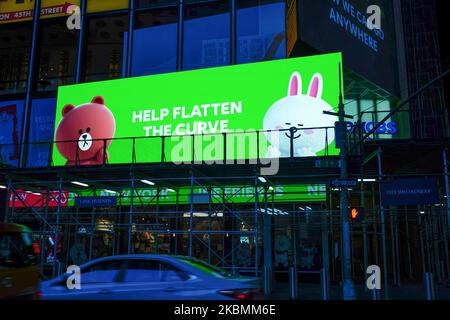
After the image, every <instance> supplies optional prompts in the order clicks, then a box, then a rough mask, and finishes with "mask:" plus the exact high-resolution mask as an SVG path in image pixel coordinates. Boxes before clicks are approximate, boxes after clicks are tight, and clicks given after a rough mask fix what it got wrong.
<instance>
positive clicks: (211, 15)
mask: <svg viewBox="0 0 450 320" xmlns="http://www.w3.org/2000/svg"><path fill="white" fill-rule="evenodd" d="M230 56H231V53H230V13H229V2H228V1H227V0H220V1H208V2H203V3H197V4H186V5H185V8H184V53H183V69H185V70H191V69H200V68H208V67H215V66H223V65H228V64H230Z"/></svg>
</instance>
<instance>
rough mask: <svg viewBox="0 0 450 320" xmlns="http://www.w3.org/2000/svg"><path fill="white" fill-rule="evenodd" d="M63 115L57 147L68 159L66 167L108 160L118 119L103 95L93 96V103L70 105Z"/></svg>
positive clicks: (59, 126)
mask: <svg viewBox="0 0 450 320" xmlns="http://www.w3.org/2000/svg"><path fill="white" fill-rule="evenodd" d="M62 115H63V118H62V120H61V122H60V123H59V125H58V128H57V130H56V147H57V148H58V150H59V152H60V153H61V155H62V156H63V157H64V158H66V159H67V163H66V166H75V165H99V164H103V162H104V161H105V162H107V161H108V159H109V154H108V151H107V148H108V147H109V145H110V144H111V139H112V138H113V137H114V133H115V131H116V121H115V119H114V115H113V114H112V113H111V111H109V109H108V108H107V107H106V106H105V100H104V99H103V97H100V96H97V97H94V99H92V101H91V103H86V104H83V105H80V106H78V107H75V106H73V105H71V104H68V105H66V106H65V107H64V108H63V110H62ZM105 152H106V154H105Z"/></svg>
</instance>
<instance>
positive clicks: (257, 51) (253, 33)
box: [237, 0, 286, 63]
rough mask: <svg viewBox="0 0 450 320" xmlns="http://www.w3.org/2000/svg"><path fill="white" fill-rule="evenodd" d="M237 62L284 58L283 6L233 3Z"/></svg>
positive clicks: (263, 0) (267, 1) (244, 0)
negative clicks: (235, 14) (235, 13)
mask: <svg viewBox="0 0 450 320" xmlns="http://www.w3.org/2000/svg"><path fill="white" fill-rule="evenodd" d="M237 9H238V11H237V62H238V63H247V62H256V61H265V60H275V59H283V58H286V35H285V34H286V27H285V25H286V20H285V3H284V1H279V0H241V1H237Z"/></svg>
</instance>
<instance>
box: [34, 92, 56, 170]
mask: <svg viewBox="0 0 450 320" xmlns="http://www.w3.org/2000/svg"><path fill="white" fill-rule="evenodd" d="M55 112H56V99H35V100H33V104H32V106H31V120H30V121H31V122H30V133H29V137H28V139H29V141H30V145H29V147H28V159H27V166H28V167H46V166H49V165H50V163H49V158H50V150H51V143H49V142H51V141H52V140H53V136H54V125H55Z"/></svg>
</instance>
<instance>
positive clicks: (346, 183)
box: [331, 179, 358, 188]
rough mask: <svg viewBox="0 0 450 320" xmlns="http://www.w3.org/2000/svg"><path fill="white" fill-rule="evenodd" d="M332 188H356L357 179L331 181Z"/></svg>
mask: <svg viewBox="0 0 450 320" xmlns="http://www.w3.org/2000/svg"><path fill="white" fill-rule="evenodd" d="M331 186H332V187H335V188H342V187H347V188H356V187H357V186H358V180H357V179H334V180H332V181H331Z"/></svg>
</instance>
